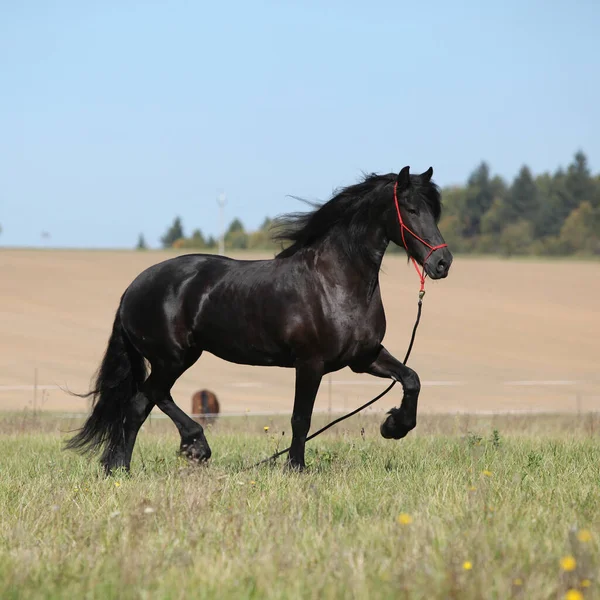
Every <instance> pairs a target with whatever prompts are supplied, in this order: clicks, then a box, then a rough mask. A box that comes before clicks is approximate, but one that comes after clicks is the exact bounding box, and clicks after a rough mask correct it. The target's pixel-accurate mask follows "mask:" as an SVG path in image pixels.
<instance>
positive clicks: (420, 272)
mask: <svg viewBox="0 0 600 600" xmlns="http://www.w3.org/2000/svg"><path fill="white" fill-rule="evenodd" d="M394 204H395V205H396V213H397V214H398V222H399V223H400V233H401V234H402V243H403V244H404V248H405V249H406V251H407V252H408V246H407V245H406V239H405V238H404V230H405V229H406V231H408V233H410V234H411V235H412V236H413V237H414V238H416V239H417V240H419V241H420V242H421V243H422V244H423V245H424V246H427V248H429V253H428V254H427V256H426V257H425V260H424V261H423V269H422V270H420V269H419V264H418V263H417V261H416V259H415V258H414V257H413V256H411V257H410V259H411V260H412V263H413V265H414V267H415V270H416V271H417V275H418V276H419V279H420V281H421V289H420V290H419V293H420V294H424V293H425V277H427V275H426V273H425V263H427V261H428V259H429V257H430V256H431V255H432V254H433V253H434V252H435V251H436V250H439V249H440V248H447V247H448V244H439V245H438V246H432V245H431V244H428V243H427V242H426V241H425V240H424V239H423V238H420V237H419V236H418V235H417V234H416V233H415V232H414V231H413V230H412V229H410V228H409V227H407V226H406V225H405V224H404V221H403V220H402V214H401V213H400V205H399V204H398V182H396V183H395V184H394Z"/></svg>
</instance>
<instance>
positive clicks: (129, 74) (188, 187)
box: [0, 0, 600, 247]
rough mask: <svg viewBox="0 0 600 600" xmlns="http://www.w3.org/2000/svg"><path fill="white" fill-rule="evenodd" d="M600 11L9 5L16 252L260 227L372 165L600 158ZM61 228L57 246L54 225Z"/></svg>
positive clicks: (1, 189) (6, 206)
mask: <svg viewBox="0 0 600 600" xmlns="http://www.w3.org/2000/svg"><path fill="white" fill-rule="evenodd" d="M598 31H600V2H597V0H571V1H570V2H566V1H563V0H560V1H559V0H555V1H552V0H546V1H545V2H542V1H539V2H538V1H534V2H525V1H517V0H504V1H503V2H494V3H490V2H462V3H451V2H445V1H437V0H432V1H430V2H427V3H416V2H410V3H407V2H399V1H398V0H392V1H379V2H378V1H376V0H369V2H367V1H366V0H364V1H363V2H354V1H352V0H345V1H341V0H340V1H338V0H321V1H320V2H319V1H312V0H305V1H302V2H283V1H279V2H275V1H273V2H260V1H255V2H226V1H222V2H210V3H208V2H206V3H205V2H178V1H172V2H149V1H145V2H132V1H127V0H119V1H112V0H105V1H103V2H95V3H92V2H52V1H48V2H41V1H40V2H35V1H33V2H12V3H10V2H7V1H5V2H2V3H1V4H0V224H1V225H2V228H3V231H2V234H1V235H0V244H1V245H4V246H36V245H52V246H60V247H131V246H133V245H134V244H135V242H136V239H137V236H138V234H139V233H140V232H143V233H144V234H145V235H146V238H147V240H148V241H149V243H150V244H151V245H154V246H156V245H158V239H159V237H160V235H161V234H162V233H163V232H164V230H165V229H166V227H167V225H168V224H169V223H170V222H171V221H172V219H173V218H174V217H175V216H176V215H180V216H181V217H182V218H183V222H184V226H185V227H186V229H187V230H188V231H189V230H190V229H191V228H193V227H200V228H201V229H202V231H203V232H206V233H212V234H215V233H217V230H218V208H217V204H216V200H215V198H216V196H217V194H218V193H219V192H220V191H224V192H225V193H226V195H227V199H228V203H227V208H226V218H227V220H228V221H229V220H231V219H232V218H233V217H234V216H239V217H241V218H242V220H243V222H244V223H245V225H246V226H247V227H248V228H250V229H251V228H254V227H256V226H258V225H259V224H260V223H261V222H262V220H263V219H264V217H265V216H266V215H269V216H274V215H276V214H279V213H282V212H286V211H290V210H297V209H298V208H301V207H302V205H298V203H297V202H296V201H294V200H292V199H290V198H286V195H287V194H293V195H299V196H303V197H306V198H310V199H326V198H327V197H328V196H329V195H330V194H331V191H332V190H333V189H334V188H335V187H337V186H340V185H347V184H350V183H353V182H355V181H356V180H357V178H358V177H359V176H360V173H361V171H377V172H389V171H397V170H399V169H400V168H401V167H402V166H404V165H406V164H409V165H411V167H412V168H413V169H414V170H415V171H424V170H425V169H427V167H429V166H430V165H432V166H433V167H434V170H435V175H434V178H435V179H436V181H437V182H438V183H439V184H442V185H446V184H450V183H456V182H463V181H464V180H465V179H466V177H467V176H468V174H469V172H470V171H471V170H472V169H473V168H474V167H475V166H476V165H477V163H478V162H479V161H480V160H481V159H486V160H487V161H488V162H489V163H490V164H491V166H492V169H493V171H494V172H497V173H500V174H501V175H503V176H505V177H512V176H513V175H514V174H515V173H516V171H517V170H518V168H519V167H520V165H521V164H523V163H527V164H529V165H530V166H531V167H532V169H533V170H534V172H540V171H545V170H554V169H555V168H556V167H558V166H559V165H566V164H567V163H568V162H569V161H570V160H571V157H572V155H573V153H574V152H575V151H576V150H578V149H582V150H583V151H584V152H586V153H587V155H588V157H589V160H590V164H591V166H592V168H593V169H594V170H598V166H599V164H600V127H599V116H598V106H599V105H600V76H599V74H600V35H598ZM42 231H48V232H50V234H51V238H50V240H42V239H41V236H40V233H41V232H42Z"/></svg>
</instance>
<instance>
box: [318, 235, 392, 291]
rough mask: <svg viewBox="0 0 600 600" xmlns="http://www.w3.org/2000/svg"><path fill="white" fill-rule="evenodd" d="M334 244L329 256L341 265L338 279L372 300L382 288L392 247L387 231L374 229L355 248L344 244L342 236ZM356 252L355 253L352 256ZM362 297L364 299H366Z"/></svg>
mask: <svg viewBox="0 0 600 600" xmlns="http://www.w3.org/2000/svg"><path fill="white" fill-rule="evenodd" d="M336 238H337V239H336V240H330V242H329V244H328V245H327V247H326V252H327V253H329V254H330V260H333V261H334V262H335V264H336V265H337V269H336V271H338V277H340V278H342V279H344V280H345V281H346V282H348V283H349V284H351V285H352V286H353V287H354V289H355V291H356V293H357V294H358V293H361V292H362V294H364V295H365V296H366V297H367V298H368V299H369V300H370V299H371V298H372V297H373V294H374V292H375V290H377V288H378V287H379V270H380V269H381V262H382V260H383V256H384V255H385V251H386V249H387V247H388V245H389V239H387V237H386V235H385V232H384V229H383V228H382V227H373V228H372V229H370V230H367V231H366V232H365V234H364V239H361V240H356V242H355V243H354V244H352V245H350V244H344V243H343V242H342V240H341V239H340V236H336ZM348 248H352V249H353V250H352V252H348ZM362 294H361V295H362Z"/></svg>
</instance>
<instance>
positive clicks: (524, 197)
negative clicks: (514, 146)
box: [506, 166, 539, 222]
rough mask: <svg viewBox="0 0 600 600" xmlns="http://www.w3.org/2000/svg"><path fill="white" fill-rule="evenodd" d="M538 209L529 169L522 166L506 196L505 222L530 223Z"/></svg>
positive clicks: (534, 187) (536, 194)
mask: <svg viewBox="0 0 600 600" xmlns="http://www.w3.org/2000/svg"><path fill="white" fill-rule="evenodd" d="M538 208H539V203H538V191H537V187H536V185H535V181H534V180H533V177H532V175H531V171H530V170H529V167H527V166H523V167H521V170H520V171H519V174H518V175H517V176H516V177H515V180H514V181H513V184H512V185H511V186H510V190H509V192H508V194H507V196H506V209H507V214H506V216H507V220H508V221H509V222H515V221H518V220H521V219H525V220H526V221H532V220H533V219H534V218H535V216H536V213H537V211H538Z"/></svg>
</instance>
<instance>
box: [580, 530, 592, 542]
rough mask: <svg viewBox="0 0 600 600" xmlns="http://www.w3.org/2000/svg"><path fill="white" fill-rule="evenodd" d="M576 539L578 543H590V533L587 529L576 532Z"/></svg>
mask: <svg viewBox="0 0 600 600" xmlns="http://www.w3.org/2000/svg"><path fill="white" fill-rule="evenodd" d="M577 539H578V540H579V541H580V542H591V541H592V532H591V531H590V530H589V529H580V530H579V531H578V532H577Z"/></svg>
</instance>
